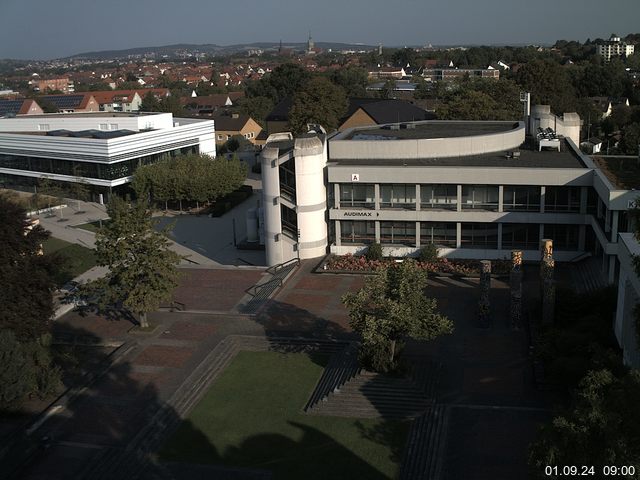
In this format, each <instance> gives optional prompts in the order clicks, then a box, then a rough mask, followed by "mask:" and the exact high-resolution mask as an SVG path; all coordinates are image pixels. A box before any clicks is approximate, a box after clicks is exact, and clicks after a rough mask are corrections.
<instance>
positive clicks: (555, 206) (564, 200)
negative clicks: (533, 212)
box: [544, 187, 580, 213]
mask: <svg viewBox="0 0 640 480" xmlns="http://www.w3.org/2000/svg"><path fill="white" fill-rule="evenodd" d="M544 211H545V212H575V213H578V212H580V187H547V188H546V189H545V194H544Z"/></svg>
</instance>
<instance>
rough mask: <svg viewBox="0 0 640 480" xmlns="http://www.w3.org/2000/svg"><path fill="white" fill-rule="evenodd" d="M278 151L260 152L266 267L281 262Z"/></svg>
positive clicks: (264, 149)
mask: <svg viewBox="0 0 640 480" xmlns="http://www.w3.org/2000/svg"><path fill="white" fill-rule="evenodd" d="M278 156H279V150H278V148H275V147H269V146H268V145H267V146H265V147H264V148H263V149H262V152H260V163H261V167H262V210H263V213H264V244H265V253H266V257H267V258H266V260H267V265H270V266H271V265H277V264H279V263H282V262H283V257H282V255H283V253H282V238H281V237H282V221H281V214H280V173H279V171H278Z"/></svg>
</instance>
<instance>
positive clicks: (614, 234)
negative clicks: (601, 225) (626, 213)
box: [611, 210, 619, 243]
mask: <svg viewBox="0 0 640 480" xmlns="http://www.w3.org/2000/svg"><path fill="white" fill-rule="evenodd" d="M618 214H619V212H618V210H611V242H612V243H618Z"/></svg>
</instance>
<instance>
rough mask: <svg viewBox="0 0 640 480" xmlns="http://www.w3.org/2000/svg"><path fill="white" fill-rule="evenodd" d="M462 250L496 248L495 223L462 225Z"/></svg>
mask: <svg viewBox="0 0 640 480" xmlns="http://www.w3.org/2000/svg"><path fill="white" fill-rule="evenodd" d="M461 247H462V248H484V249H497V248H498V224H497V223H463V224H462V238H461Z"/></svg>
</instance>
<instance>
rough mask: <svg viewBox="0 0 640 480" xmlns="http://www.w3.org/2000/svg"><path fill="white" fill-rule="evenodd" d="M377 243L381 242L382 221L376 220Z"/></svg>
mask: <svg viewBox="0 0 640 480" xmlns="http://www.w3.org/2000/svg"><path fill="white" fill-rule="evenodd" d="M376 243H380V222H379V221H378V220H376Z"/></svg>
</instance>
